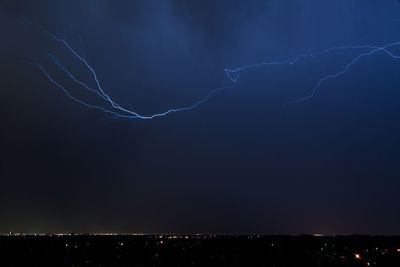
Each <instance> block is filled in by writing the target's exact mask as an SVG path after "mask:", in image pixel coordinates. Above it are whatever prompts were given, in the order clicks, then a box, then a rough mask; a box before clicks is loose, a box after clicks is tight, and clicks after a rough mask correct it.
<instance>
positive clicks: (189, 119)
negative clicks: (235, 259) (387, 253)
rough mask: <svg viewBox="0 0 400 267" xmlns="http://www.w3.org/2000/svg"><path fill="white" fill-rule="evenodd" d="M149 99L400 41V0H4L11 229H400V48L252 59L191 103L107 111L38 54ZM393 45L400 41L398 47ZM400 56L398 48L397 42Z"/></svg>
mask: <svg viewBox="0 0 400 267" xmlns="http://www.w3.org/2000/svg"><path fill="white" fill-rule="evenodd" d="M26 20H29V21H31V22H33V23H35V24H37V25H41V26H43V27H44V28H46V29H47V30H49V31H50V32H52V33H54V34H57V35H58V36H60V37H62V38H65V39H66V40H68V42H69V43H70V44H71V46H73V47H74V48H75V49H76V50H77V51H79V53H80V54H82V55H84V56H85V58H86V59H87V60H88V62H90V64H91V65H92V66H93V67H94V68H95V70H96V72H97V74H98V76H99V79H100V81H101V83H102V85H103V88H104V90H105V91H107V93H108V94H109V95H111V96H112V97H113V99H115V100H116V101H118V103H119V104H121V105H123V106H125V107H128V108H130V109H132V110H135V111H137V112H141V113H143V114H154V113H157V112H163V111H165V110H168V109H170V108H174V107H181V106H190V105H191V104H193V103H195V102H196V101H198V100H199V99H201V98H202V97H204V96H205V95H207V93H208V92H209V91H210V90H212V89H214V88H217V87H220V86H226V85H231V84H232V82H231V81H230V80H229V79H228V78H227V77H226V75H225V73H224V69H225V68H226V67H232V68H234V67H238V66H242V65H244V64H252V63H259V62H263V61H275V60H285V59H290V58H293V57H295V56H296V55H299V54H303V53H305V52H312V51H317V50H321V49H325V48H328V47H332V46H338V45H364V44H369V45H383V44H385V43H388V42H395V41H399V40H400V32H399V27H400V4H399V2H398V1H397V0H379V1H378V0H334V1H321V0H286V1H282V0H252V1H244V0H243V1H239V0H219V1H215V0H201V1H200V0H198V1H195V0H153V1H147V0H141V1H139V0H133V1H129V0H120V1H113V0H85V1H81V0H57V1H54V0H41V1H28V0H26V1H23V0H1V1H0V38H1V42H0V73H1V74H0V90H1V91H0V92H1V95H0V120H1V127H0V153H1V154H0V185H1V186H0V232H3V233H7V232H9V231H14V232H29V233H31V232H89V233H90V232H132V233H261V234H302V233H306V234H311V233H326V234H333V233H338V234H339V233H340V234H354V233H356V234H400V228H399V225H400V194H399V189H400V123H399V120H400V93H399V85H400V75H399V71H400V64H399V63H400V61H399V60H397V61H396V60H394V59H392V58H390V57H388V56H385V55H383V54H376V55H373V56H371V57H367V58H364V59H363V60H361V61H360V62H358V63H357V64H356V65H355V66H354V67H353V68H352V69H351V70H350V71H349V72H348V73H346V74H345V75H343V76H341V77H339V78H337V79H333V80H330V81H328V82H326V83H324V84H323V86H322V87H321V88H320V90H319V91H318V92H317V94H316V95H315V96H314V97H313V98H311V99H309V100H307V101H305V102H304V103H300V104H296V105H291V106H290V107H288V108H287V109H282V107H283V105H284V104H285V103H286V102H287V101H290V100H293V99H296V98H299V97H302V96H304V95H307V94H309V93H310V90H311V89H312V87H313V86H314V85H315V82H316V81H318V79H320V78H321V77H323V76H325V75H327V74H331V73H335V72H337V71H338V70H341V69H342V68H343V66H345V65H346V64H347V63H348V61H349V60H351V59H352V58H353V57H354V56H355V55H356V54H357V53H356V52H357V51H352V50H350V51H348V50H345V51H341V52H335V53H332V54H329V55H323V56H320V57H316V58H311V59H306V60H304V61H301V62H299V63H298V64H296V65H295V66H288V65H282V66H265V67H261V68H256V69H252V70H248V71H245V72H243V73H241V77H240V80H239V82H238V84H237V86H236V88H234V89H229V90H225V91H221V92H219V93H217V94H215V95H213V97H212V98H210V99H209V101H207V102H206V103H204V104H203V105H201V106H199V107H198V108H196V109H194V110H190V111H185V112H180V113H175V114H171V115H169V116H165V117H161V118H156V119H153V120H126V119H115V118H110V116H107V115H106V114H104V113H101V112H96V111H93V110H90V109H88V108H86V107H83V106H82V105H80V104H78V103H76V102H74V101H72V100H71V99H69V98H68V97H66V95H65V94H64V93H63V92H62V91H61V90H59V88H57V87H55V86H54V85H53V84H51V83H50V82H49V81H48V80H47V79H46V77H45V76H44V75H43V73H41V72H40V71H39V70H38V69H37V68H35V67H34V66H32V65H30V64H28V62H29V61H31V60H38V61H39V62H40V63H41V64H43V65H45V66H46V68H47V69H48V70H49V71H51V73H52V74H53V75H54V77H56V78H57V79H58V80H60V81H62V82H63V83H64V84H65V85H67V86H68V88H69V89H70V90H71V91H72V92H74V93H76V94H78V95H79V96H80V97H82V98H83V99H85V100H86V101H89V102H91V103H94V104H101V103H103V102H101V101H98V98H96V96H94V95H90V94H85V93H84V92H83V93H82V90H79V88H77V86H76V85H74V83H71V82H70V81H68V79H67V78H66V77H65V76H63V75H62V74H61V73H60V72H57V69H56V67H55V66H54V65H52V64H51V63H49V62H48V60H47V59H46V52H48V51H51V52H52V53H54V54H56V55H57V56H58V57H59V58H61V59H63V61H64V62H65V63H66V64H68V66H69V67H70V69H71V70H73V71H74V73H75V74H78V75H80V77H81V78H82V79H84V80H85V81H88V83H90V84H91V85H93V81H92V79H91V77H90V75H89V73H88V72H87V69H85V68H84V67H83V66H82V65H81V64H79V63H78V62H76V60H74V58H73V57H71V55H70V54H69V53H68V51H66V50H65V49H63V48H62V47H61V46H60V45H59V44H57V43H55V42H54V41H52V40H51V38H48V37H47V36H45V35H43V34H41V33H40V32H38V31H36V30H35V29H33V27H31V26H29V25H27V24H26V23H24V21H26ZM393 52H396V49H394V50H393ZM397 54H400V49H397Z"/></svg>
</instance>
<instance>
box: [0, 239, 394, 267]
mask: <svg viewBox="0 0 400 267" xmlns="http://www.w3.org/2000/svg"><path fill="white" fill-rule="evenodd" d="M0 256H1V257H0V266H2V267H3V266H4V267H6V266H177V267H178V266H276V267H278V266H307V267H312V266H324V267H329V266H397V267H399V266H400V237H366V236H352V237H342V236H336V237H321V236H298V237H289V236H203V235H195V236H171V235H162V236H160V235H157V236H155V235H152V236H145V235H140V236H138V235H46V236H43V235H36V236H35V235H8V236H1V237H0Z"/></svg>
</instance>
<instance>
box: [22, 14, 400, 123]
mask: <svg viewBox="0 0 400 267" xmlns="http://www.w3.org/2000/svg"><path fill="white" fill-rule="evenodd" d="M26 23H27V24H29V25H30V26H32V27H33V28H34V29H36V30H37V31H39V32H41V33H43V34H44V35H46V36H48V37H49V38H51V39H52V40H53V41H55V42H56V43H58V44H60V45H61V46H62V47H64V49H66V51H67V52H68V53H69V54H70V55H71V56H72V57H74V58H75V59H77V60H78V61H79V62H80V63H81V64H82V65H83V66H84V67H85V68H86V69H87V70H88V71H89V73H90V74H91V77H92V79H93V81H94V83H95V87H94V88H93V87H90V86H89V85H88V83H86V82H84V81H82V80H80V79H78V78H77V77H76V76H75V75H74V74H73V73H72V72H71V71H70V70H68V69H67V67H65V65H64V64H63V63H62V61H61V60H60V59H58V58H57V57H56V56H55V55H53V54H51V53H47V59H48V61H49V62H50V63H52V64H53V65H54V66H56V67H57V68H58V69H59V70H61V71H62V73H64V75H66V77H68V78H69V79H70V80H71V81H73V82H74V83H75V84H76V85H78V86H79V87H80V88H82V89H84V90H86V91H88V92H90V93H93V94H95V95H96V96H97V97H99V98H100V99H101V100H102V101H104V105H105V106H106V105H107V106H108V108H107V107H104V106H99V105H92V104H90V103H88V102H86V101H84V100H82V99H80V98H78V97H76V96H74V95H73V94H72V93H71V92H70V91H69V90H68V89H67V88H66V87H65V86H64V85H62V84H61V83H60V82H58V81H57V80H56V79H55V78H53V77H52V76H51V74H50V73H49V71H48V70H47V69H46V68H45V67H44V65H42V64H40V63H38V62H36V61H34V62H30V64H31V65H33V66H35V67H37V68H38V69H39V70H40V71H41V72H42V73H43V74H44V76H45V77H46V78H47V79H48V81H49V82H50V83H52V84H53V85H54V86H56V87H58V88H60V89H61V90H62V91H63V92H64V93H65V94H66V95H67V97H69V98H70V99H72V100H73V101H75V102H77V103H79V104H81V105H83V106H85V107H87V108H90V109H94V110H97V111H100V112H103V113H105V114H108V115H110V116H112V117H113V118H124V119H141V120H151V119H155V118H160V117H165V116H167V115H171V114H173V113H178V112H184V111H190V110H193V109H195V108H197V107H199V106H200V105H202V104H204V103H206V102H207V101H208V100H209V99H210V98H211V97H213V96H214V95H216V94H217V93H219V92H221V91H224V90H227V89H233V88H235V87H236V86H237V85H238V82H239V78H240V76H241V74H242V73H243V72H245V71H249V70H251V69H254V68H261V67H268V66H276V65H289V66H293V65H295V64H296V63H298V62H300V61H301V60H304V59H308V58H316V57H318V56H322V55H325V54H331V53H334V52H338V51H349V50H355V51H359V53H358V54H357V56H356V57H354V58H352V60H351V61H350V62H349V63H347V64H346V65H345V66H344V68H343V69H341V70H340V71H338V72H336V73H332V74H329V75H327V76H324V77H322V78H321V79H319V80H318V81H317V82H316V84H315V86H314V87H313V88H312V90H311V91H310V93H309V94H307V95H305V96H302V97H301V98H298V99H294V100H291V101H289V102H287V103H286V104H285V105H284V107H285V108H286V107H288V106H290V105H293V104H299V103H302V102H305V101H307V100H309V99H310V98H312V97H314V96H315V95H316V93H317V91H318V90H319V89H320V88H321V87H322V85H323V84H324V83H325V82H327V81H329V80H332V79H336V78H339V77H340V76H342V75H344V74H346V73H347V72H349V71H350V70H351V68H352V67H353V66H354V65H355V64H356V63H358V62H359V61H360V60H361V59H363V58H365V57H370V56H373V55H375V54H378V53H382V54H385V55H387V56H389V57H391V58H393V59H396V60H398V59H400V56H397V55H395V54H394V53H393V52H391V51H390V49H391V48H393V47H396V46H399V45H400V42H393V43H389V44H385V45H383V46H371V45H360V46H337V47H331V48H328V49H324V50H320V51H315V52H312V53H306V54H302V55H299V56H297V57H294V58H293V59H291V60H282V61H272V62H261V63H257V64H249V65H244V66H241V67H237V68H232V69H230V68H226V69H225V70H224V71H225V74H226V76H227V77H228V79H229V81H230V83H231V85H228V86H223V87H219V88H215V89H213V90H211V91H209V92H208V94H206V95H205V96H204V97H203V98H201V99H199V100H198V101H196V102H195V103H193V104H191V105H188V106H186V107H179V108H171V109H168V110H166V111H164V112H160V113H154V114H149V115H146V114H141V113H138V112H135V111H134V110H132V109H128V108H125V107H123V106H121V105H120V104H118V103H117V102H116V101H115V100H113V98H112V97H111V96H110V95H109V94H107V93H106V91H105V90H104V89H103V87H102V86H101V83H100V80H99V78H98V75H97V73H96V71H95V70H94V68H93V67H92V66H91V65H90V64H89V62H88V61H87V60H86V59H85V58H84V57H83V56H82V55H80V54H79V53H78V52H77V51H76V50H75V49H74V48H73V47H72V46H71V45H70V44H69V43H68V42H67V41H66V40H65V39H62V38H60V37H58V36H56V35H55V34H53V33H51V32H49V31H47V30H46V29H44V28H42V27H41V26H38V25H35V24H33V23H31V22H26Z"/></svg>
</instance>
